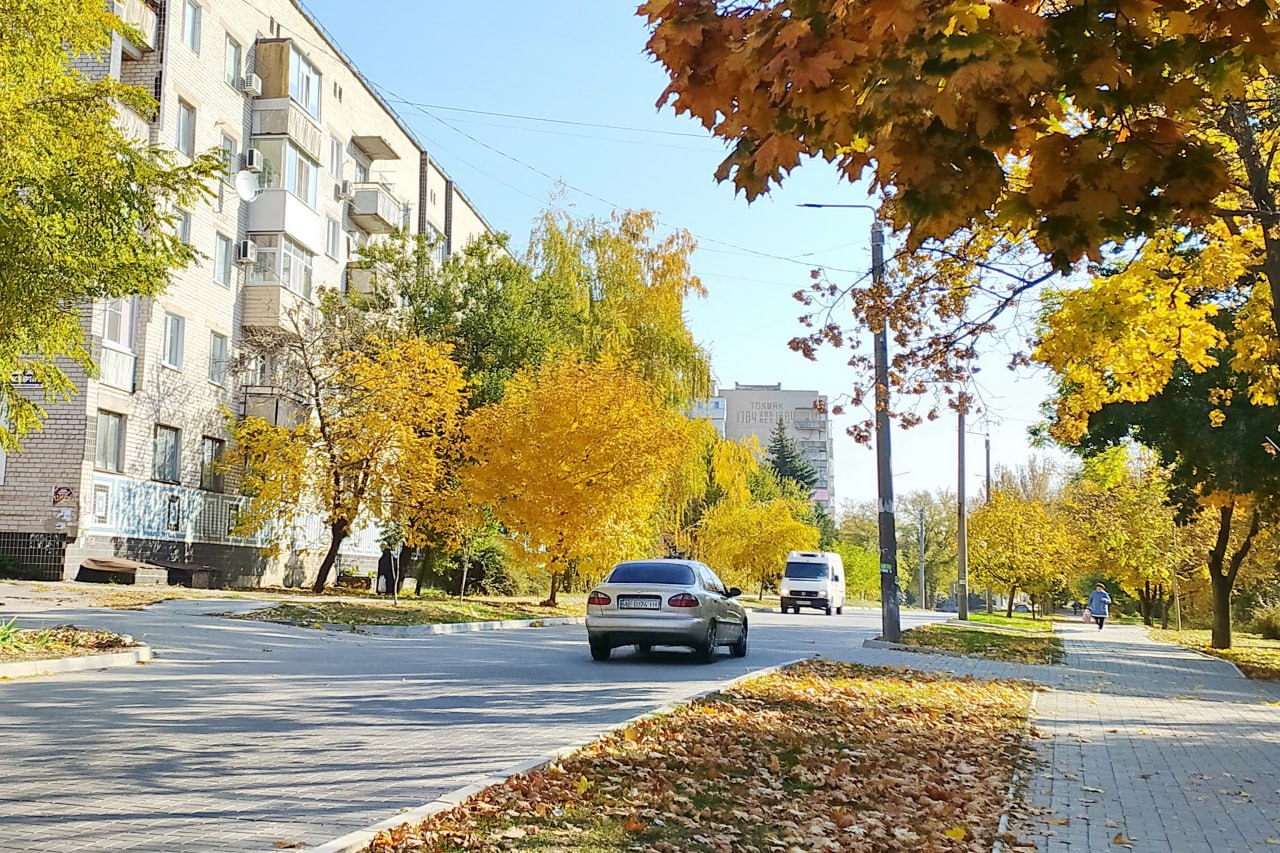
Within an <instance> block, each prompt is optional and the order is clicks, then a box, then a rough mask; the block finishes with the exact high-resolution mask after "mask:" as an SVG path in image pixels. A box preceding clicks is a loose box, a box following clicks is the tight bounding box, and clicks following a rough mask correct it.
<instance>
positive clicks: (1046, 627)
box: [969, 610, 1053, 634]
mask: <svg viewBox="0 0 1280 853" xmlns="http://www.w3.org/2000/svg"><path fill="white" fill-rule="evenodd" d="M969 621H970V622H975V623H977V624H979V625H994V626H996V627H997V628H1021V629H1022V630H1024V631H1040V632H1042V633H1046V634H1052V633H1053V623H1051V622H1050V621H1049V620H1048V619H1045V618H1044V617H1041V618H1039V619H1032V618H1031V617H1029V616H1012V617H1006V616H1005V615H1004V614H1003V613H981V612H979V613H975V612H973V611H972V610H970V611H969Z"/></svg>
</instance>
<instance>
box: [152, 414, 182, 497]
mask: <svg viewBox="0 0 1280 853" xmlns="http://www.w3.org/2000/svg"><path fill="white" fill-rule="evenodd" d="M181 459H182V434H181V433H180V432H178V430H177V429H176V428H175V427H171V426H163V425H161V424H156V435H155V452H154V456H153V457H152V465H151V478H152V479H154V480H159V481H160V482H162V483H177V482H178V470H179V469H178V466H179V464H180V462H181Z"/></svg>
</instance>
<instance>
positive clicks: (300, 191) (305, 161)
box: [253, 136, 320, 208]
mask: <svg viewBox="0 0 1280 853" xmlns="http://www.w3.org/2000/svg"><path fill="white" fill-rule="evenodd" d="M253 147H254V148H257V149H258V150H259V151H261V152H262V171H261V172H260V173H259V175H258V186H260V187H262V188H263V189H268V188H272V189H279V188H282V187H283V188H284V189H287V190H288V191H289V192H291V193H293V194H294V195H296V196H297V197H298V198H300V199H302V200H303V201H304V202H306V204H307V206H308V207H311V208H314V207H315V206H316V200H317V198H318V197H319V179H320V164H319V163H317V162H316V161H315V160H312V159H311V158H310V157H308V156H307V155H306V154H304V153H303V152H302V150H301V149H300V148H298V146H296V145H294V144H293V142H292V140H289V139H286V138H283V137H278V136H274V137H271V136H269V137H255V138H254V140H253Z"/></svg>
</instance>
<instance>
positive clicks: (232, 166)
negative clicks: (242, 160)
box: [218, 133, 240, 181]
mask: <svg viewBox="0 0 1280 853" xmlns="http://www.w3.org/2000/svg"><path fill="white" fill-rule="evenodd" d="M218 147H219V148H221V149H222V177H223V178H224V179H225V180H227V181H230V180H231V177H232V175H234V174H235V173H236V166H238V165H239V163H237V162H236V156H237V155H238V154H239V152H240V145H239V143H237V142H236V141H235V139H233V138H232V137H230V136H227V135H226V134H225V133H224V134H222V142H221V143H220V144H219V146H218Z"/></svg>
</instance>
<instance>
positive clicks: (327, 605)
mask: <svg viewBox="0 0 1280 853" xmlns="http://www.w3.org/2000/svg"><path fill="white" fill-rule="evenodd" d="M584 612H585V605H583V604H582V603H581V601H571V602H565V603H564V606H543V605H539V604H537V603H535V602H534V601H533V600H532V599H527V600H523V601H519V600H503V599H475V600H472V599H469V600H467V601H458V600H457V599H445V598H408V599H401V600H400V602H399V603H398V604H397V603H394V602H392V601H388V600H385V599H384V600H381V601H378V600H371V601H367V602H364V601H361V602H343V601H316V602H314V603H312V602H307V603H287V604H277V605H275V606H273V607H268V608H265V609H263V610H255V611H253V612H252V613H247V614H244V615H243V616H237V617H233V618H237V619H260V620H264V621H268V622H296V623H298V624H300V625H314V624H316V623H335V624H340V625H436V624H440V623H444V622H494V621H499V620H502V619H549V618H557V617H563V616H581V615H583V613H584Z"/></svg>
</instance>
